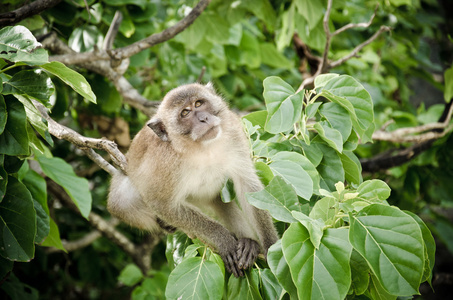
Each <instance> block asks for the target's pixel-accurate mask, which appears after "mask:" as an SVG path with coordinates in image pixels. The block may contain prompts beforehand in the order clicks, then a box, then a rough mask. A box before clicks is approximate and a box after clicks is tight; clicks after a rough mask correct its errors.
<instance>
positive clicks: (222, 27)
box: [200, 11, 230, 45]
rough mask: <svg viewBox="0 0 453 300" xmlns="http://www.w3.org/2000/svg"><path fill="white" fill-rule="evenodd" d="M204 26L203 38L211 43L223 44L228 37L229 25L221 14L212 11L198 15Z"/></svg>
mask: <svg viewBox="0 0 453 300" xmlns="http://www.w3.org/2000/svg"><path fill="white" fill-rule="evenodd" d="M200 18H201V21H202V22H203V24H204V26H206V35H205V38H206V39H207V40H208V41H210V42H212V43H213V44H220V45H225V44H227V43H228V41H229V38H230V33H229V28H230V25H229V24H228V22H227V21H225V20H224V19H223V18H222V16H220V15H219V14H216V13H214V12H212V11H210V12H207V13H204V14H202V15H201V16H200Z"/></svg>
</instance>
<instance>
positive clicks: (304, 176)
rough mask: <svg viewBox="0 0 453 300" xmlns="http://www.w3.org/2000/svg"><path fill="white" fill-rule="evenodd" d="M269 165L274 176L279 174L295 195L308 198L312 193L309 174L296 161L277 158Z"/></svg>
mask: <svg viewBox="0 0 453 300" xmlns="http://www.w3.org/2000/svg"><path fill="white" fill-rule="evenodd" d="M269 167H270V168H271V170H272V172H273V173H274V175H275V176H281V177H282V178H283V179H284V180H285V181H286V182H287V183H289V184H291V185H292V186H293V188H294V189H295V190H296V193H297V195H299V196H301V197H302V198H304V199H306V200H310V198H311V196H312V195H313V181H312V180H311V177H310V175H308V173H307V172H306V171H305V170H304V169H303V168H302V167H301V166H300V165H299V164H298V163H296V162H293V161H284V160H277V161H274V162H272V163H271V164H270V165H269Z"/></svg>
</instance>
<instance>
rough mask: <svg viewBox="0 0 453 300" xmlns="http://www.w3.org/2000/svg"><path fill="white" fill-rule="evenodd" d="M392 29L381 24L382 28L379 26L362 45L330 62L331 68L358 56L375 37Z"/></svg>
mask: <svg viewBox="0 0 453 300" xmlns="http://www.w3.org/2000/svg"><path fill="white" fill-rule="evenodd" d="M390 30H391V28H390V27H388V26H381V28H379V30H378V31H377V32H375V33H374V34H373V35H372V36H371V37H370V38H369V39H368V40H366V41H365V42H363V43H361V44H360V45H358V46H357V47H355V48H354V50H352V51H351V53H349V54H348V55H345V56H343V57H342V58H340V59H338V60H336V61H334V62H331V63H330V64H329V68H330V69H333V68H335V67H337V66H339V65H341V64H343V63H344V62H345V61H347V60H349V59H351V58H352V57H355V56H357V53H359V51H360V50H362V49H363V48H364V47H365V46H367V45H368V44H370V43H371V42H373V41H374V40H375V39H377V38H378V37H379V35H380V34H381V33H383V32H385V31H390Z"/></svg>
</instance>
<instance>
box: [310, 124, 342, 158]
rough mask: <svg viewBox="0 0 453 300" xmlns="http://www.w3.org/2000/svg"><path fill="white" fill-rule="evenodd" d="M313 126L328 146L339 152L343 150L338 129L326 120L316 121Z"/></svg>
mask: <svg viewBox="0 0 453 300" xmlns="http://www.w3.org/2000/svg"><path fill="white" fill-rule="evenodd" d="M313 128H314V129H316V131H317V132H318V134H319V136H320V137H321V138H322V139H323V140H324V141H325V142H326V143H327V144H328V145H329V146H330V147H332V148H334V149H335V150H337V151H338V152H340V153H341V152H343V138H342V136H341V133H340V132H339V131H338V130H336V129H334V128H332V127H331V125H330V124H329V123H328V122H326V121H321V122H316V123H315V124H314V125H313Z"/></svg>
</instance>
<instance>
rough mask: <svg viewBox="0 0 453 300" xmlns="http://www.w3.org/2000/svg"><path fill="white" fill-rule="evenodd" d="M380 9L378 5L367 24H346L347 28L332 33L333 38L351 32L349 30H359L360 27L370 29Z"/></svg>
mask: <svg viewBox="0 0 453 300" xmlns="http://www.w3.org/2000/svg"><path fill="white" fill-rule="evenodd" d="M378 7H379V4H378V5H376V8H375V9H374V13H373V15H372V16H371V19H370V20H369V21H368V22H366V23H356V24H353V23H349V24H346V25H345V26H343V27H341V28H339V29H337V30H335V31H334V32H333V33H332V36H335V35H338V34H340V33H342V32H344V31H346V30H349V29H351V28H358V27H365V28H367V27H370V25H371V23H373V20H374V18H375V17H376V12H377V9H378Z"/></svg>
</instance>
